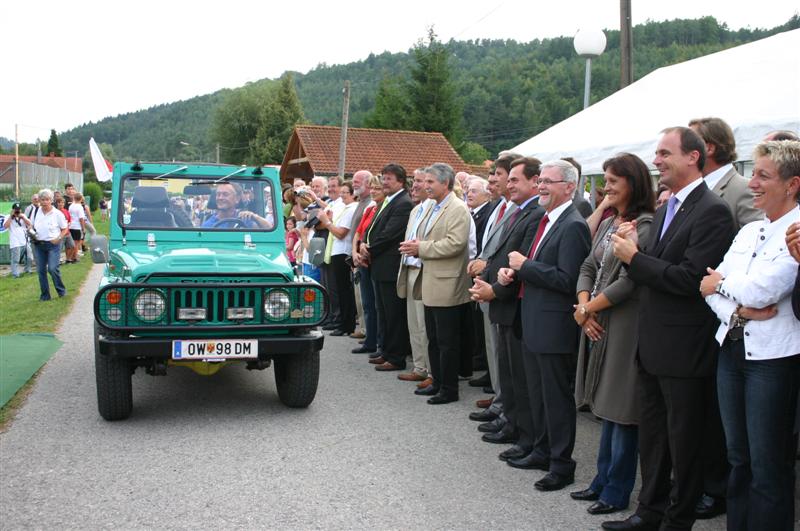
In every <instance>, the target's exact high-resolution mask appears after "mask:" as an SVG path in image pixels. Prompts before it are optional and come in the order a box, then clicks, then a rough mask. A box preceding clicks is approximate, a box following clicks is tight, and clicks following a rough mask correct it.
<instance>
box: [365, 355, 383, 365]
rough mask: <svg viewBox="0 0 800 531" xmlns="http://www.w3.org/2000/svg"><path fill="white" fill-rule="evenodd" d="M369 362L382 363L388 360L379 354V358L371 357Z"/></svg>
mask: <svg viewBox="0 0 800 531" xmlns="http://www.w3.org/2000/svg"><path fill="white" fill-rule="evenodd" d="M369 362H370V363H371V364H373V365H380V364H382V363H386V360H385V359H383V356H378V357H377V358H370V359H369Z"/></svg>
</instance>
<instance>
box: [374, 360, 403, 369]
mask: <svg viewBox="0 0 800 531" xmlns="http://www.w3.org/2000/svg"><path fill="white" fill-rule="evenodd" d="M403 369H405V367H400V366H399V365H395V364H394V363H389V362H388V361H385V362H383V363H381V364H380V365H376V366H375V370H376V371H402V370H403Z"/></svg>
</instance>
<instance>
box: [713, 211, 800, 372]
mask: <svg viewBox="0 0 800 531" xmlns="http://www.w3.org/2000/svg"><path fill="white" fill-rule="evenodd" d="M799 218H800V207H794V208H793V209H792V210H791V211H789V212H788V213H787V214H784V215H783V216H782V217H781V218H779V219H777V220H775V221H774V222H770V221H769V220H768V219H763V220H758V221H753V222H752V223H748V224H747V225H745V226H744V227H742V230H740V231H739V234H737V235H736V238H735V239H734V240H733V243H732V244H731V247H730V249H728V252H727V253H725V258H723V260H722V263H721V264H720V265H719V267H717V268H716V269H717V271H718V272H719V273H720V274H721V275H722V276H723V278H724V280H723V282H722V285H721V286H720V287H719V293H715V294H712V295H709V296H708V297H706V302H707V303H708V305H709V306H710V307H711V309H712V310H713V311H714V313H715V314H717V317H718V318H719V320H720V321H721V324H720V326H719V328H718V329H717V335H716V339H717V341H718V342H719V343H720V344H722V342H723V341H724V340H725V336H726V335H727V333H728V329H729V325H730V320H731V316H732V315H733V313H734V311H736V308H737V306H738V305H740V304H741V305H742V306H748V307H751V308H764V307H765V306H769V305H770V304H776V303H777V305H778V314H777V315H775V317H772V318H771V319H767V320H766V321H748V322H747V323H746V324H745V325H744V338H743V341H744V346H745V353H746V359H748V360H766V359H774V358H783V357H786V356H792V355H795V354H800V321H798V320H797V319H795V318H794V315H793V313H792V303H791V293H792V289H793V288H794V282H795V277H796V276H797V262H796V261H795V260H794V258H792V256H791V255H790V254H789V250H788V249H787V248H786V243H785V241H784V239H785V234H786V230H787V229H788V228H789V225H791V224H792V222H794V221H797V219H799Z"/></svg>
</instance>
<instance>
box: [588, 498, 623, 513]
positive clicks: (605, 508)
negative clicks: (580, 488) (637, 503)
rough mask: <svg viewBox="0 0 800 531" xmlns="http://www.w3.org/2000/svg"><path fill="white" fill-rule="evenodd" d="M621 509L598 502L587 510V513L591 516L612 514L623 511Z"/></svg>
mask: <svg viewBox="0 0 800 531" xmlns="http://www.w3.org/2000/svg"><path fill="white" fill-rule="evenodd" d="M621 510H622V509H620V508H619V507H614V506H613V505H611V504H608V503H606V502H604V501H599V500H598V501H596V502H594V503H593V504H591V505H590V506H589V507H588V508H587V509H586V512H587V513H589V514H611V513H615V512H617V511H621Z"/></svg>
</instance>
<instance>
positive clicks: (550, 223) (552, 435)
mask: <svg viewBox="0 0 800 531" xmlns="http://www.w3.org/2000/svg"><path fill="white" fill-rule="evenodd" d="M577 181H578V172H577V170H576V169H575V167H574V166H573V165H572V164H570V163H569V162H566V161H563V160H554V161H551V162H547V163H545V164H543V165H542V171H541V175H540V177H539V180H538V183H539V204H540V205H541V206H543V207H544V209H545V211H546V214H545V215H544V216H543V217H542V220H541V221H540V222H539V225H538V227H537V229H536V234H535V236H534V239H533V244H532V246H531V249H530V251H529V252H528V254H527V256H525V255H523V254H521V253H519V252H517V251H514V252H511V253H509V255H508V263H509V268H504V269H501V270H500V271H499V272H498V281H499V282H500V283H501V284H503V285H508V284H510V283H511V282H512V281H513V280H514V279H515V278H517V277H518V278H519V279H520V280H521V281H522V286H521V290H520V291H521V293H520V294H521V295H522V339H523V365H524V367H525V379H526V382H527V385H528V395H529V401H530V406H531V414H532V419H533V429H534V448H533V450H532V451H531V453H530V454H529V455H528V456H525V457H523V458H521V459H522V460H524V461H525V465H526V468H539V469H542V470H545V469H546V470H549V472H548V473H547V475H545V476H544V477H543V478H542V479H540V480H539V481H537V482H536V483H535V484H534V486H535V487H536V488H537V489H539V490H544V491H549V490H558V489H562V488H564V487H566V486H567V485H570V484H572V483H573V481H574V477H575V461H574V460H573V459H572V450H573V448H574V446H575V400H574V398H573V392H572V387H573V384H572V382H573V379H574V377H575V361H576V353H577V348H578V334H579V329H578V326H577V324H575V320H574V319H572V314H571V312H573V311H574V308H573V305H574V304H575V285H576V284H577V282H578V273H579V271H580V267H581V264H582V263H583V260H584V259H585V258H586V256H587V255H588V254H589V248H590V246H591V236H590V234H589V227H588V225H586V221H584V219H583V216H581V215H580V213H578V211H577V210H576V209H575V207H574V206H572V197H573V194H574V193H575V186H576V183H577Z"/></svg>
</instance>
